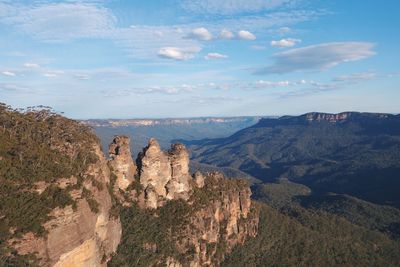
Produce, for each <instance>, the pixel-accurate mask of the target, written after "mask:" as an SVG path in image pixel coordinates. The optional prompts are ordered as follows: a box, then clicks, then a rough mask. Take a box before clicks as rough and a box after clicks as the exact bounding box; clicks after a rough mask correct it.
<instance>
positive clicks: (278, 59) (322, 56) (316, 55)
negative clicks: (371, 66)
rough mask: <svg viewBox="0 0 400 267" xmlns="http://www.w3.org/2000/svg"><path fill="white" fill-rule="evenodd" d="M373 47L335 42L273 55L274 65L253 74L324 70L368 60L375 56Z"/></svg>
mask: <svg viewBox="0 0 400 267" xmlns="http://www.w3.org/2000/svg"><path fill="white" fill-rule="evenodd" d="M374 46H375V45H374V44H373V43H367V42H336V43H323V44H318V45H311V46H306V47H303V48H297V49H291V50H288V51H285V52H281V53H277V54H274V55H273V57H272V58H273V59H274V60H275V63H274V64H273V65H271V66H268V67H266V68H262V69H259V70H257V71H256V72H255V74H271V73H288V72H294V71H307V70H325V69H329V68H332V67H334V66H336V65H339V64H341V63H345V62H351V61H358V60H361V59H365V58H369V57H371V56H373V55H375V54H376V53H375V52H374V51H373V50H372V49H373V48H374Z"/></svg>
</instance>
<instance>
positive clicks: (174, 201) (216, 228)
mask: <svg viewBox="0 0 400 267" xmlns="http://www.w3.org/2000/svg"><path fill="white" fill-rule="evenodd" d="M0 122H1V126H2V129H3V130H2V131H0V167H1V168H0V182H1V186H0V196H1V198H0V233H1V235H0V253H1V254H0V260H1V262H0V265H5V266H31V265H39V266H57V267H64V266H74V267H75V266H106V265H110V266H121V265H130V266H138V265H139V266H140V265H142V266H149V265H150V266H152V265H160V264H166V265H167V266H217V265H219V264H220V262H221V261H222V260H223V258H224V257H225V255H226V254H228V253H230V252H231V250H232V249H233V248H234V247H235V246H236V245H238V244H242V243H243V242H244V241H245V240H246V239H247V238H248V237H250V236H255V235H256V233H257V226H258V213H257V210H256V209H254V207H253V206H252V205H251V201H250V195H251V192H250V189H249V186H248V185H247V184H246V183H245V182H243V181H239V180H228V179H226V178H224V177H223V176H222V175H221V174H219V173H206V174H202V173H199V172H197V173H195V174H193V175H191V174H190V172H189V154H188V151H187V150H186V148H185V146H183V145H182V144H174V145H172V146H171V149H169V150H168V151H162V150H161V148H160V145H159V144H158V142H157V141H156V140H155V139H151V140H150V141H149V144H148V145H147V146H146V147H145V148H144V149H143V150H142V152H141V153H139V155H138V157H137V159H136V161H134V160H133V158H132V155H131V151H130V140H129V138H128V137H126V136H116V137H115V138H114V140H113V141H112V143H111V144H110V146H109V159H106V157H105V156H104V154H103V152H102V151H101V148H100V144H99V141H98V139H97V137H96V136H95V135H93V133H92V132H91V130H90V129H88V128H86V127H85V126H83V125H81V124H79V123H77V122H75V121H72V120H68V119H66V118H63V117H62V116H59V115H57V114H53V113H51V112H50V111H38V112H37V111H26V112H24V113H20V112H19V111H14V110H10V109H9V108H7V107H4V106H0ZM117 248H118V249H117Z"/></svg>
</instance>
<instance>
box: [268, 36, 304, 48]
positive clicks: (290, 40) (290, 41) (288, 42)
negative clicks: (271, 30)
mask: <svg viewBox="0 0 400 267" xmlns="http://www.w3.org/2000/svg"><path fill="white" fill-rule="evenodd" d="M300 42H301V40H300V39H293V38H287V39H281V40H279V41H275V40H272V41H271V46H275V47H291V46H295V45H296V44H298V43H300Z"/></svg>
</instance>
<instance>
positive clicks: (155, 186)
mask: <svg viewBox="0 0 400 267" xmlns="http://www.w3.org/2000/svg"><path fill="white" fill-rule="evenodd" d="M137 165H138V180H139V181H138V182H139V183H140V185H141V186H142V187H143V189H144V198H145V205H146V207H148V208H157V207H160V206H162V205H163V204H164V203H165V201H166V200H172V199H185V200H187V199H188V198H189V195H190V192H191V190H192V189H191V182H190V181H191V176H190V174H189V154H188V152H187V150H186V148H185V146H184V145H182V144H174V145H172V146H171V149H170V150H169V151H167V152H164V151H162V150H161V148H160V145H159V144H158V142H157V141H156V140H155V139H150V141H149V144H148V146H147V147H145V148H144V149H143V151H142V152H141V153H140V154H139V156H138V159H137Z"/></svg>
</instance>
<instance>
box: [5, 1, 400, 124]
mask: <svg viewBox="0 0 400 267" xmlns="http://www.w3.org/2000/svg"><path fill="white" fill-rule="evenodd" d="M399 12H400V1H398V0H385V1H378V0H336V1H327V0H326V1H323V0H146V1H143V0H130V1H128V0H87V1H84V0H80V1H78V0H76V1H74V0H69V1H50V0H38V1H23V0H0V102H3V103H6V104H9V105H11V106H13V107H15V108H24V107H29V106H37V105H46V106H51V107H53V108H54V109H55V110H56V111H59V112H64V114H65V115H66V116H68V117H71V118H76V119H88V118H166V117H198V116H251V115H261V116H263V115H287V114H289V115H295V114H302V113H306V112H311V111H318V112H331V113H336V112H342V111H364V112H388V113H399V112H400V87H399V85H400V64H399V62H400V52H399V49H400V30H399V26H400V16H399V15H398V14H399Z"/></svg>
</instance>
